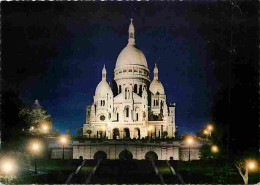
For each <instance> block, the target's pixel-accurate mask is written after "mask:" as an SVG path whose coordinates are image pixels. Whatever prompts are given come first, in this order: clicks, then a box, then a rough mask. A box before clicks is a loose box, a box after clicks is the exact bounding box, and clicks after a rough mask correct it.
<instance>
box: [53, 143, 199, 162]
mask: <svg viewBox="0 0 260 185" xmlns="http://www.w3.org/2000/svg"><path fill="white" fill-rule="evenodd" d="M202 145H203V142H198V141H197V142H195V143H194V144H193V145H192V146H191V147H190V150H189V147H188V145H187V144H186V143H185V142H183V141H171V142H165V141H164V142H162V141H161V142H158V141H157V142H148V141H142V140H136V141H133V140H130V141H122V140H121V141H120V140H108V141H102V142H101V141H90V140H86V141H73V142H72V143H71V145H70V146H68V147H67V148H66V149H65V158H67V159H69V158H73V159H79V158H80V157H81V156H82V157H83V159H94V156H95V154H96V153H97V152H99V151H101V152H104V153H105V154H106V156H107V159H119V155H120V153H121V152H123V151H124V150H127V151H129V152H131V154H132V155H133V159H139V160H142V159H145V156H146V154H147V153H148V152H152V153H155V154H156V156H157V157H158V160H170V158H171V157H172V158H173V160H184V161H187V160H188V159H189V151H190V159H191V160H199V159H200V152H199V149H200V147H201V146H202ZM52 146H53V147H52V148H51V151H52V152H51V158H53V159H58V158H62V147H57V145H52ZM54 146H55V147H54Z"/></svg>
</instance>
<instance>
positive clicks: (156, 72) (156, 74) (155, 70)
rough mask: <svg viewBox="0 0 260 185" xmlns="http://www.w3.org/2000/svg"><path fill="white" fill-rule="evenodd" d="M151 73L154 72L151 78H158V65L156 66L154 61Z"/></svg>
mask: <svg viewBox="0 0 260 185" xmlns="http://www.w3.org/2000/svg"><path fill="white" fill-rule="evenodd" d="M153 74H154V76H153V78H154V79H155V80H158V67H157V64H156V63H155V66H154V70H153Z"/></svg>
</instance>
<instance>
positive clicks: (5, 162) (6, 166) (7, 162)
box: [1, 159, 16, 174]
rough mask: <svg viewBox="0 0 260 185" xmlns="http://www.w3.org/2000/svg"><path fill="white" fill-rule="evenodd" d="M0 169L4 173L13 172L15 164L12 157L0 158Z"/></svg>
mask: <svg viewBox="0 0 260 185" xmlns="http://www.w3.org/2000/svg"><path fill="white" fill-rule="evenodd" d="M1 163H2V165H1V171H3V172H4V173H5V174H11V173H14V172H15V170H16V164H15V161H14V160H12V159H2V160H1Z"/></svg>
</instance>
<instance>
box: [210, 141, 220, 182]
mask: <svg viewBox="0 0 260 185" xmlns="http://www.w3.org/2000/svg"><path fill="white" fill-rule="evenodd" d="M210 150H211V152H212V153H213V154H217V153H218V152H219V148H218V146H217V145H212V146H211V148H210ZM215 168H216V156H214V166H213V184H214V183H215Z"/></svg>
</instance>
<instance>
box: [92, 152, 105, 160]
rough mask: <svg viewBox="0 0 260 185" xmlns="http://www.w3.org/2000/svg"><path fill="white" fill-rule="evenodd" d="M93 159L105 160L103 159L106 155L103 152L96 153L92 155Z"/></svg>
mask: <svg viewBox="0 0 260 185" xmlns="http://www.w3.org/2000/svg"><path fill="white" fill-rule="evenodd" d="M94 159H96V160H98V159H102V160H105V159H107V154H106V152H104V151H97V152H96V153H95V154H94Z"/></svg>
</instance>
